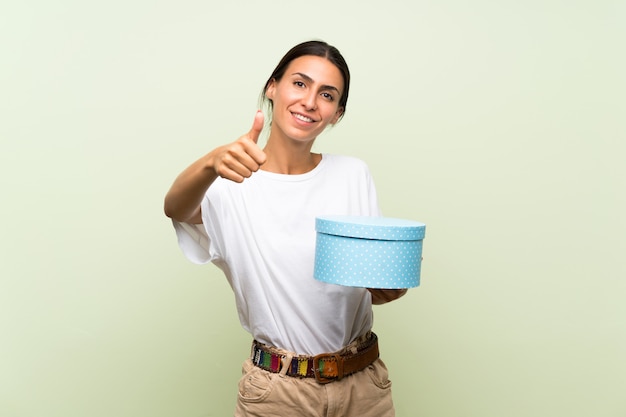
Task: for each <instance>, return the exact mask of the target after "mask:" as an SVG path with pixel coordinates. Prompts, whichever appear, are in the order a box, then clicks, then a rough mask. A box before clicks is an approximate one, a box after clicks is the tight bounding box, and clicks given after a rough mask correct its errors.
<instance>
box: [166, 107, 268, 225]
mask: <svg viewBox="0 0 626 417" xmlns="http://www.w3.org/2000/svg"><path fill="white" fill-rule="evenodd" d="M261 130H263V113H262V112H261V111H258V112H257V113H256V115H255V116H254V122H253V123H252V128H251V129H250V131H249V132H248V133H246V134H245V135H243V136H242V137H240V138H239V139H237V140H236V141H234V142H233V143H231V144H228V145H224V146H220V147H218V148H216V149H214V150H212V151H211V152H209V153H208V154H206V155H205V156H203V157H202V158H200V159H198V160H197V161H196V162H194V163H193V164H191V165H190V166H189V167H187V169H185V170H184V171H183V172H182V173H181V174H180V175H179V176H178V177H177V178H176V180H174V183H173V184H172V186H171V187H170V189H169V191H168V192H167V195H166V196H165V202H164V209H165V215H166V216H168V217H171V218H172V219H175V220H178V221H180V222H187V223H202V215H201V212H200V203H201V202H202V199H203V198H204V195H205V193H206V191H207V189H208V188H209V187H210V186H211V184H212V183H213V181H215V179H216V178H217V177H218V176H220V177H223V178H226V179H228V180H231V181H235V182H242V181H243V180H244V179H246V178H249V177H250V176H251V175H252V173H254V172H256V171H258V170H259V168H260V167H261V165H263V164H264V163H265V161H266V160H267V156H266V155H265V152H263V150H261V148H259V146H258V145H257V141H258V140H259V135H260V134H261Z"/></svg>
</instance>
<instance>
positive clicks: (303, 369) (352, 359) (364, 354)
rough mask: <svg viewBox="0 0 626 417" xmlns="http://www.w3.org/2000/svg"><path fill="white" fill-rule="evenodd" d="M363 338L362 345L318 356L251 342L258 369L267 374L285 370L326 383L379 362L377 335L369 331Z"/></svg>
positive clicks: (284, 371)
mask: <svg viewBox="0 0 626 417" xmlns="http://www.w3.org/2000/svg"><path fill="white" fill-rule="evenodd" d="M362 339H363V341H362V342H361V341H359V342H360V343H356V344H355V345H354V346H349V347H347V348H344V349H342V350H340V351H338V352H334V353H322V354H319V355H315V356H306V355H290V354H288V353H285V352H284V351H282V350H280V349H276V348H273V347H271V346H267V345H264V344H263V343H260V342H257V341H256V340H255V341H254V342H252V357H251V359H252V363H253V364H254V365H255V366H257V367H259V368H261V369H265V370H266V371H269V372H273V373H281V371H283V372H282V373H284V374H285V375H289V376H292V377H299V378H315V379H316V381H317V382H319V383H320V384H326V383H329V382H333V381H337V380H340V379H341V378H343V377H344V376H347V375H350V374H353V373H355V372H358V371H361V370H363V369H365V368H367V367H368V366H369V365H371V364H372V363H373V362H374V361H375V360H376V359H378V356H379V351H378V336H376V334H375V333H374V332H368V333H367V334H366V335H365V336H364V337H363V338H362ZM285 366H287V369H285Z"/></svg>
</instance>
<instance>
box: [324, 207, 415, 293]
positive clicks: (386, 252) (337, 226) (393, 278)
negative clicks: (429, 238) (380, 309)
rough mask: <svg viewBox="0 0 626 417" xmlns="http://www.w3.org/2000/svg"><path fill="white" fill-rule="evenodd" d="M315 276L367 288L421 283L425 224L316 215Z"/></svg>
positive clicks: (411, 285) (389, 218)
mask: <svg viewBox="0 0 626 417" xmlns="http://www.w3.org/2000/svg"><path fill="white" fill-rule="evenodd" d="M315 230H316V236H317V237H316V242H315V268H314V272H313V274H314V277H315V279H317V280H318V281H322V282H327V283H332V284H340V285H347V286H351V287H366V288H381V289H384V288H387V289H394V288H395V289H399V288H412V287H417V286H418V285H419V283H420V272H421V264H422V244H423V240H424V235H425V232H426V225H425V224H424V223H419V222H415V221H411V220H404V219H396V218H391V217H370V216H323V217H317V218H316V219H315Z"/></svg>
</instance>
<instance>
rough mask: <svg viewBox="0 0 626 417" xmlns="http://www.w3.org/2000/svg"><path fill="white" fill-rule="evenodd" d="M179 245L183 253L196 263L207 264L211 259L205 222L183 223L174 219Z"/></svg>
mask: <svg viewBox="0 0 626 417" xmlns="http://www.w3.org/2000/svg"><path fill="white" fill-rule="evenodd" d="M172 224H173V225H174V230H176V237H177V238H178V246H179V247H180V249H181V251H182V252H183V254H184V255H185V256H186V257H187V259H189V260H190V261H191V262H193V263H196V264H206V263H208V262H210V261H211V253H210V249H209V235H208V233H207V231H206V229H205V227H204V224H189V223H181V222H178V221H176V220H172Z"/></svg>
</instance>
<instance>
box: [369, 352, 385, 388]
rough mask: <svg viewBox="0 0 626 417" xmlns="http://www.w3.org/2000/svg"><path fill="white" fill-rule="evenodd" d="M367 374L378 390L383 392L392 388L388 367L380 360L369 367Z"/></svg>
mask: <svg viewBox="0 0 626 417" xmlns="http://www.w3.org/2000/svg"><path fill="white" fill-rule="evenodd" d="M365 372H367V374H368V375H369V377H370V379H371V380H372V382H373V383H374V385H376V386H377V387H378V388H380V389H383V390H386V389H390V388H391V381H390V380H389V371H387V366H386V365H385V363H384V362H383V361H382V360H381V359H380V358H379V359H377V360H376V361H374V362H373V363H372V364H371V365H370V366H368V367H367V368H366V369H365Z"/></svg>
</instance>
